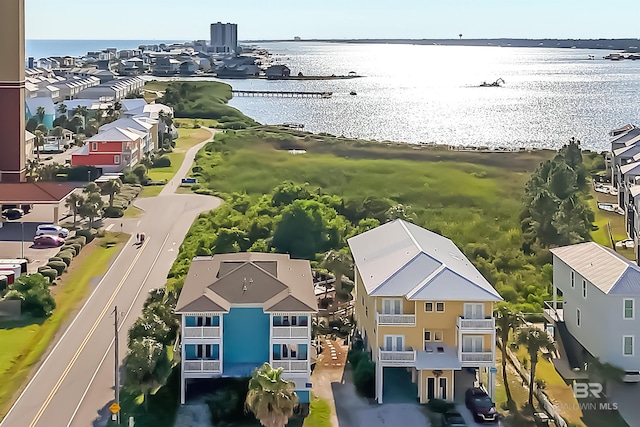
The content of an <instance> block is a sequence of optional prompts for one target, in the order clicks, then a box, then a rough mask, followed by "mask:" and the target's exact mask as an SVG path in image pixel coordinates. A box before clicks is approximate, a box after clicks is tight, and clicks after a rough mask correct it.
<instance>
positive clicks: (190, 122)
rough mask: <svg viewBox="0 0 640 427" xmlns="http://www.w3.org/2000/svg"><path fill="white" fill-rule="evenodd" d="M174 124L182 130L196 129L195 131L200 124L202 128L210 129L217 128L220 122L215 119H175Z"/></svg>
mask: <svg viewBox="0 0 640 427" xmlns="http://www.w3.org/2000/svg"><path fill="white" fill-rule="evenodd" d="M174 122H175V123H176V124H177V126H179V127H181V128H187V129H188V128H194V129H195V125H196V124H199V125H200V126H203V127H208V128H215V127H217V126H218V125H219V124H220V122H218V121H217V120H214V119H179V118H178V119H175V120H174Z"/></svg>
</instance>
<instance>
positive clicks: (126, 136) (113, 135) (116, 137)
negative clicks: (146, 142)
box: [87, 127, 140, 142]
mask: <svg viewBox="0 0 640 427" xmlns="http://www.w3.org/2000/svg"><path fill="white" fill-rule="evenodd" d="M139 139H140V136H138V135H136V134H135V133H133V132H130V131H128V130H125V129H120V128H117V127H115V128H111V129H107V130H106V131H104V132H100V133H98V134H97V135H94V136H92V137H91V138H89V139H88V140H87V142H126V141H137V140H139Z"/></svg>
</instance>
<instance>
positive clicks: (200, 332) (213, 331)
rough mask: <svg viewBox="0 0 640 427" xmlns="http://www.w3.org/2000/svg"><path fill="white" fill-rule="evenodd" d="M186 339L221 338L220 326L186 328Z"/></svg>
mask: <svg viewBox="0 0 640 427" xmlns="http://www.w3.org/2000/svg"><path fill="white" fill-rule="evenodd" d="M184 338H220V326H185V328H184Z"/></svg>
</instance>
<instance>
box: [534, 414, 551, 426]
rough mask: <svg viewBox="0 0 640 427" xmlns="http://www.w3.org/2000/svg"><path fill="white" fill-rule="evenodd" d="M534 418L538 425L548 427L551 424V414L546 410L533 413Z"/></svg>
mask: <svg viewBox="0 0 640 427" xmlns="http://www.w3.org/2000/svg"><path fill="white" fill-rule="evenodd" d="M533 419H534V420H535V422H536V425H537V426H540V427H546V426H548V425H549V416H548V415H547V414H545V413H544V412H535V413H534V414H533Z"/></svg>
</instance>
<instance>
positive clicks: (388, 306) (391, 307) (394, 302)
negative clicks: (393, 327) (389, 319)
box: [382, 298, 402, 314]
mask: <svg viewBox="0 0 640 427" xmlns="http://www.w3.org/2000/svg"><path fill="white" fill-rule="evenodd" d="M382 314H402V300H401V299H400V298H384V299H383V300H382Z"/></svg>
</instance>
